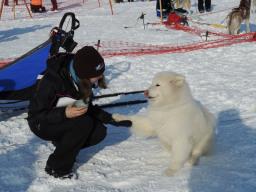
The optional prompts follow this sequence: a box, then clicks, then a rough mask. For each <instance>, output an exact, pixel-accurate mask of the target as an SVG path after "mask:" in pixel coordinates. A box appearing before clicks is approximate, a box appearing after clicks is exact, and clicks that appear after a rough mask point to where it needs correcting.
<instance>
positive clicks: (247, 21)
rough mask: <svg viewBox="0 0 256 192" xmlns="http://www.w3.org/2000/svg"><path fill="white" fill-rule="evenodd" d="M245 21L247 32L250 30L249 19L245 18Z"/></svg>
mask: <svg viewBox="0 0 256 192" xmlns="http://www.w3.org/2000/svg"><path fill="white" fill-rule="evenodd" d="M245 23H246V28H247V33H249V32H250V19H246V20H245Z"/></svg>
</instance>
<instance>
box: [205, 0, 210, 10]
mask: <svg viewBox="0 0 256 192" xmlns="http://www.w3.org/2000/svg"><path fill="white" fill-rule="evenodd" d="M205 9H206V11H207V12H210V11H211V0H208V1H205Z"/></svg>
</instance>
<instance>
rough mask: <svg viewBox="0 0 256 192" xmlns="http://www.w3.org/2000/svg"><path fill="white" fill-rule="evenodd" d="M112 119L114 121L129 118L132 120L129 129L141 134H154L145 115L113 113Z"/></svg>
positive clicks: (148, 135)
mask: <svg viewBox="0 0 256 192" xmlns="http://www.w3.org/2000/svg"><path fill="white" fill-rule="evenodd" d="M112 117H113V119H115V121H123V120H130V121H131V122H132V127H131V130H132V131H133V132H135V133H137V134H139V135H141V136H147V137H150V136H155V131H154V129H153V128H152V126H151V125H150V123H149V122H148V119H147V117H146V116H141V115H131V116H127V115H120V114H113V115H112Z"/></svg>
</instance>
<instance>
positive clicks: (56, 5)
mask: <svg viewBox="0 0 256 192" xmlns="http://www.w3.org/2000/svg"><path fill="white" fill-rule="evenodd" d="M51 2H52V8H51V11H56V10H58V4H57V1H56V0H51Z"/></svg>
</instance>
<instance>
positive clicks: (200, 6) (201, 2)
mask: <svg viewBox="0 0 256 192" xmlns="http://www.w3.org/2000/svg"><path fill="white" fill-rule="evenodd" d="M204 1H205V9H211V0H198V9H199V10H204Z"/></svg>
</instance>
